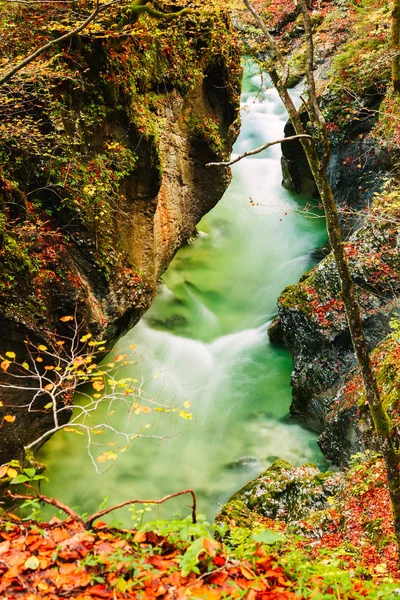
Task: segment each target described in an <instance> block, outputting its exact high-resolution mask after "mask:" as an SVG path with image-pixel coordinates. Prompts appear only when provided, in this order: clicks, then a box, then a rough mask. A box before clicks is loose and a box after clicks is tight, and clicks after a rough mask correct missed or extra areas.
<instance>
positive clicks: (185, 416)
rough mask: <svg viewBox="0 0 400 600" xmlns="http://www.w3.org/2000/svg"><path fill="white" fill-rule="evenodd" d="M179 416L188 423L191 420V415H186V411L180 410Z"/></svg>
mask: <svg viewBox="0 0 400 600" xmlns="http://www.w3.org/2000/svg"><path fill="white" fill-rule="evenodd" d="M179 416H180V417H181V419H188V420H189V421H191V420H192V418H193V415H192V413H187V412H186V410H180V411H179Z"/></svg>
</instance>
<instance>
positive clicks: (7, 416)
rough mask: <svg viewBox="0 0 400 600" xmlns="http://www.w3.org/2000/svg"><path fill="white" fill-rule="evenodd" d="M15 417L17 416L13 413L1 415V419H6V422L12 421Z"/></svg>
mask: <svg viewBox="0 0 400 600" xmlns="http://www.w3.org/2000/svg"><path fill="white" fill-rule="evenodd" d="M16 418H17V417H14V415H5V417H3V419H4V420H5V421H7V423H14V421H15V419H16Z"/></svg>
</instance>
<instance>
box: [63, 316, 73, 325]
mask: <svg viewBox="0 0 400 600" xmlns="http://www.w3.org/2000/svg"><path fill="white" fill-rule="evenodd" d="M73 320H74V317H71V315H68V316H67V317H61V319H60V321H62V322H63V323H68V321H73Z"/></svg>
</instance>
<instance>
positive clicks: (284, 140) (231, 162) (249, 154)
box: [206, 134, 313, 167]
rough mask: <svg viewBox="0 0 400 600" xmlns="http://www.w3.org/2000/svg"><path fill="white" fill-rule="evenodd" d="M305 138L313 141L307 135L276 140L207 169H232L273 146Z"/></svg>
mask: <svg viewBox="0 0 400 600" xmlns="http://www.w3.org/2000/svg"><path fill="white" fill-rule="evenodd" d="M304 138H306V139H308V140H312V139H313V138H312V137H311V135H306V134H301V135H292V136H291V137H287V138H284V139H283V140H275V141H274V142H268V144H264V146H260V147H259V148H256V149H255V150H250V151H249V152H245V153H244V154H241V155H240V156H238V157H237V158H234V159H233V160H231V161H230V162H212V163H207V164H206V167H230V166H231V165H234V164H235V163H237V162H239V160H243V158H246V157H247V156H254V154H260V152H262V151H263V150H266V149H267V148H270V147H271V146H275V145H276V144H284V143H285V142H293V141H294V140H300V139H304Z"/></svg>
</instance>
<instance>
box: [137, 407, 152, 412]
mask: <svg viewBox="0 0 400 600" xmlns="http://www.w3.org/2000/svg"><path fill="white" fill-rule="evenodd" d="M140 412H142V413H151V412H153V411H152V409H151V408H150V406H141V407H140Z"/></svg>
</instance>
